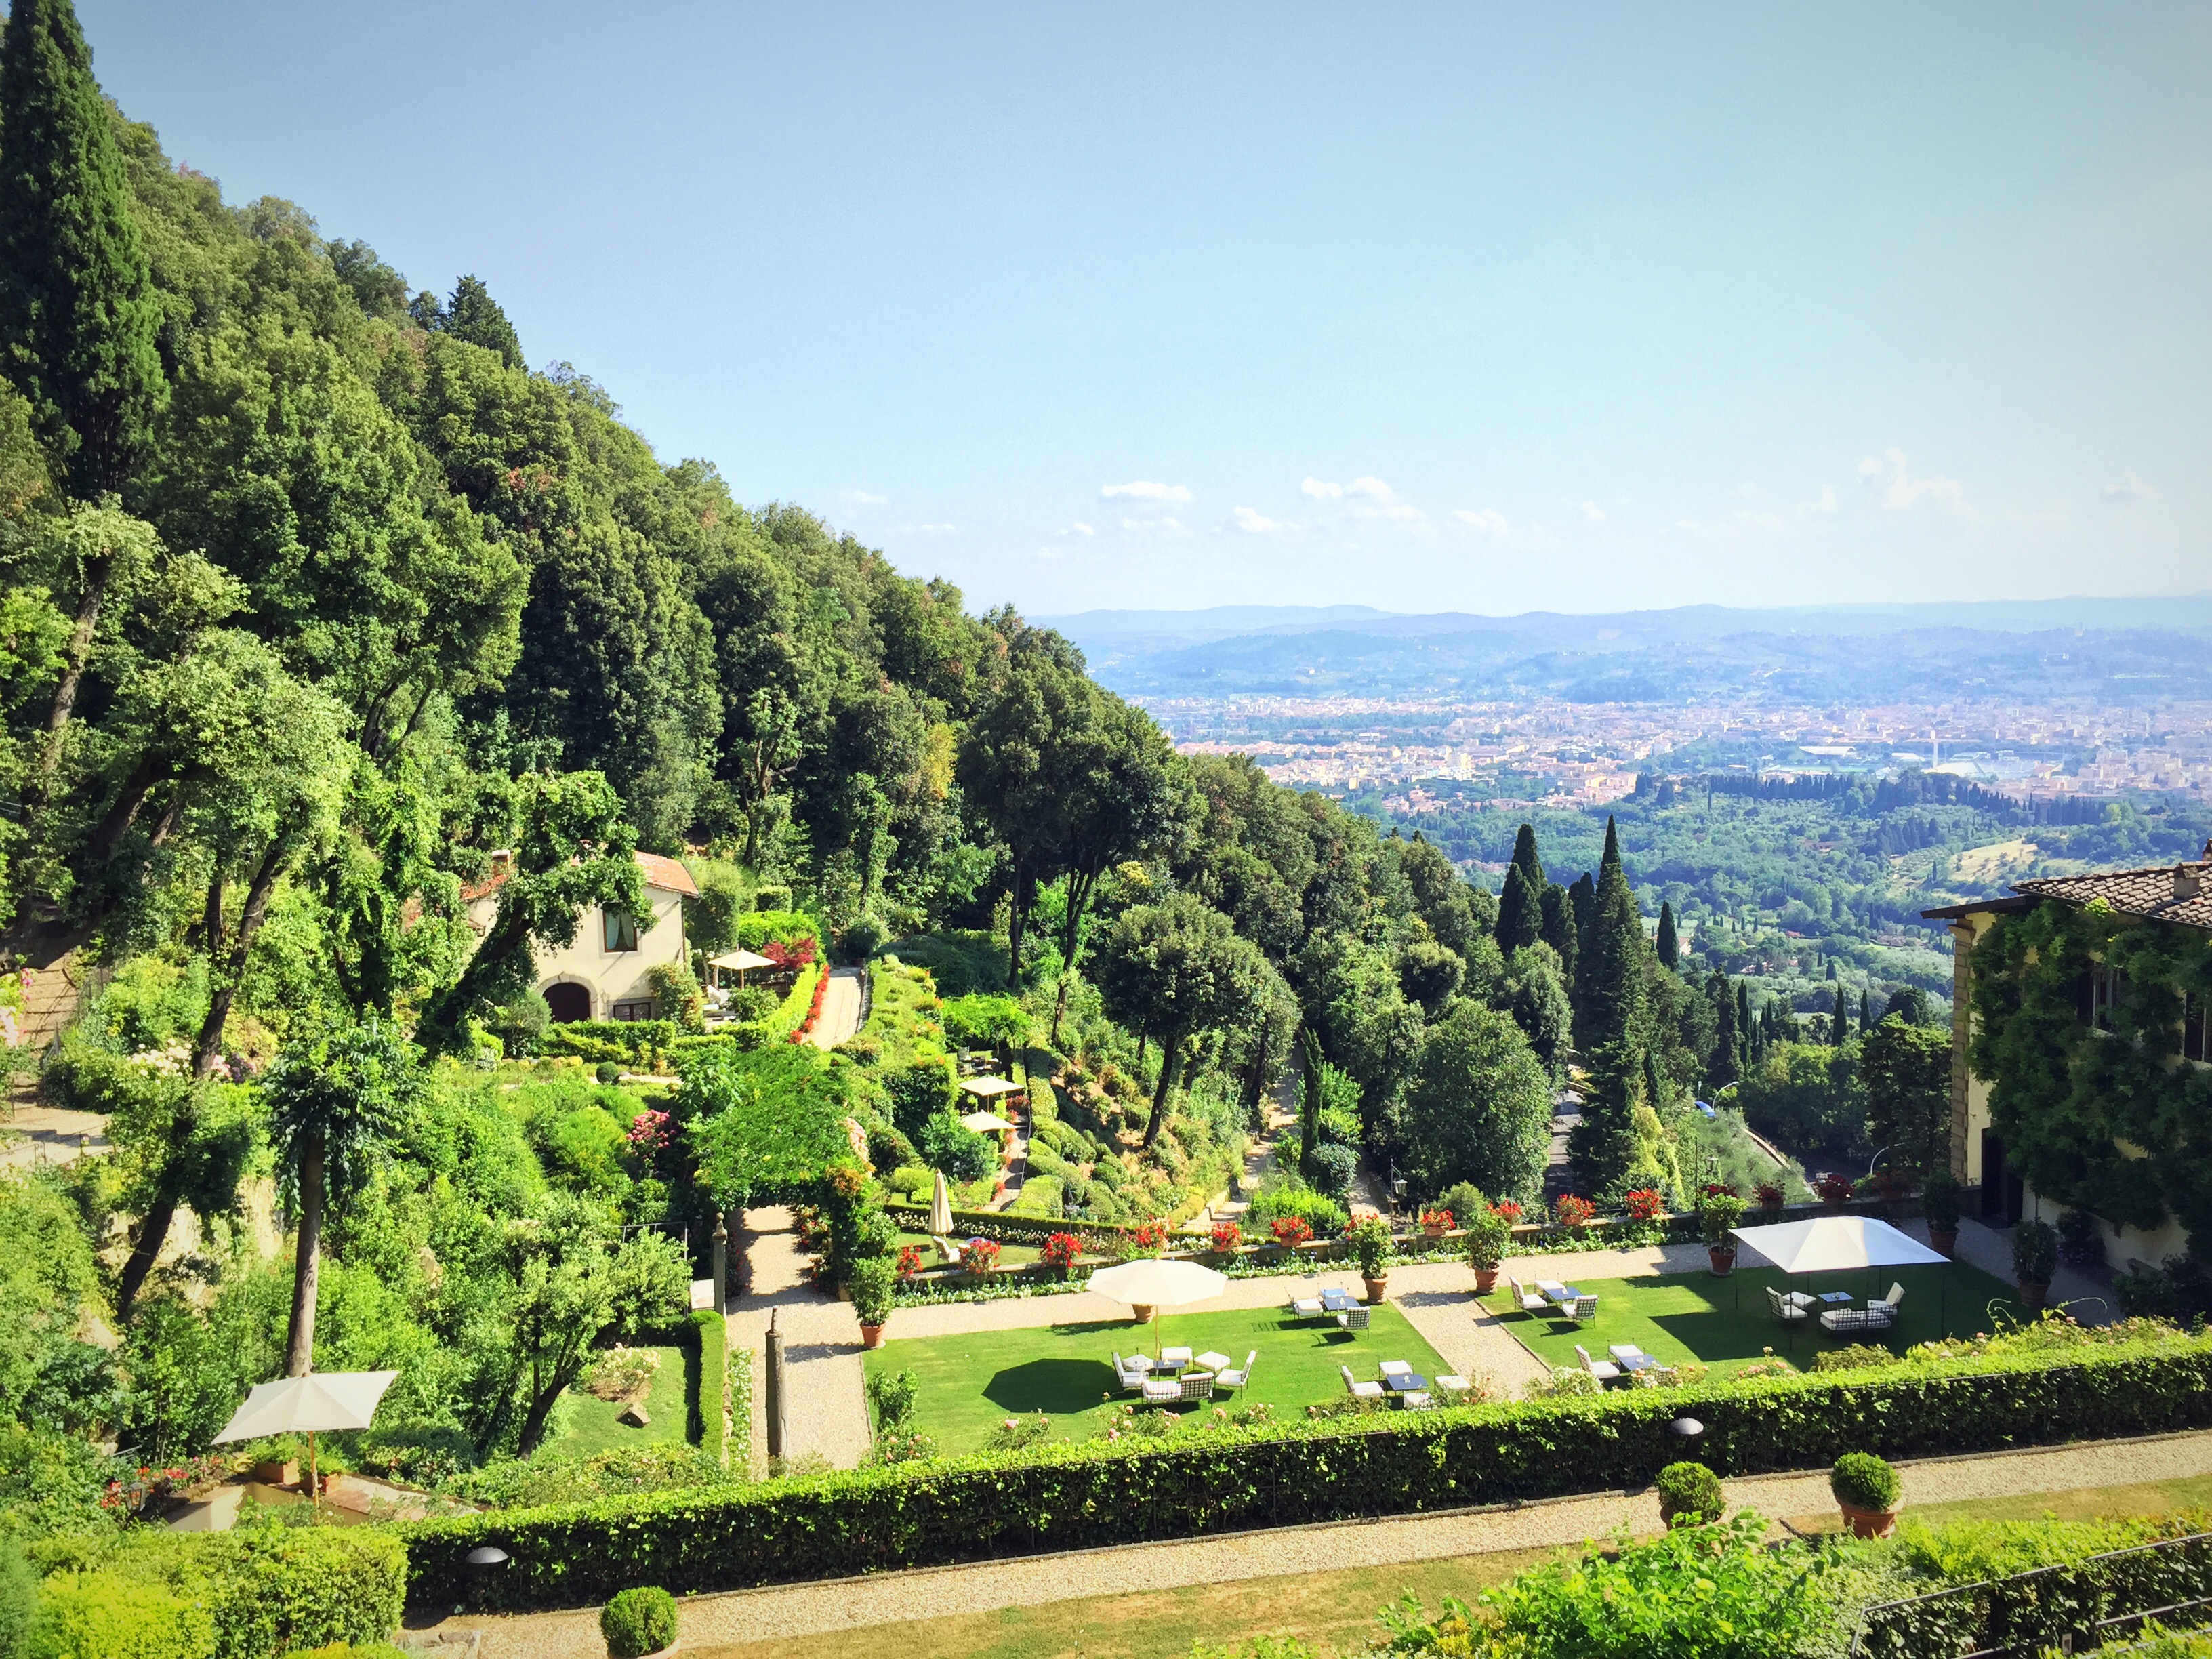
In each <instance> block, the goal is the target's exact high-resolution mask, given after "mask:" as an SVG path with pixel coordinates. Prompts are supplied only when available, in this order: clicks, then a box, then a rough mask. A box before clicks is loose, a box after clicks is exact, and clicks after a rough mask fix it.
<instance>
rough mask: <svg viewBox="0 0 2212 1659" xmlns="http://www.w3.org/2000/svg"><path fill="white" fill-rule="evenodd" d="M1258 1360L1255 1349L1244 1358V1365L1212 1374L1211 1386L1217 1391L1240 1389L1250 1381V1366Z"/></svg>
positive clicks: (1257, 1351) (1258, 1353) (1258, 1355)
mask: <svg viewBox="0 0 2212 1659" xmlns="http://www.w3.org/2000/svg"><path fill="white" fill-rule="evenodd" d="M1258 1358H1260V1351H1259V1350H1258V1349H1257V1348H1255V1349H1253V1350H1252V1352H1249V1353H1248V1354H1246V1355H1245V1356H1244V1363H1243V1364H1242V1365H1241V1366H1238V1367H1237V1368H1236V1369H1235V1370H1231V1369H1229V1368H1227V1367H1224V1368H1223V1369H1222V1370H1218V1371H1216V1372H1214V1374H1213V1386H1214V1387H1215V1388H1217V1389H1241V1388H1243V1386H1244V1385H1245V1384H1246V1383H1249V1382H1250V1381H1251V1380H1252V1366H1253V1364H1254V1362H1255V1361H1256V1360H1257V1359H1258Z"/></svg>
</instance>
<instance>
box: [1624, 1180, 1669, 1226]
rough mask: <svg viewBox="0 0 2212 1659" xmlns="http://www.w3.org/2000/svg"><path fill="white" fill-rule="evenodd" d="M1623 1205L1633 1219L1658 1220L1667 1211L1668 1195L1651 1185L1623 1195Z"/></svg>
mask: <svg viewBox="0 0 2212 1659" xmlns="http://www.w3.org/2000/svg"><path fill="white" fill-rule="evenodd" d="M1620 1203H1621V1207H1622V1208H1623V1209H1625V1210H1626V1211H1627V1212H1628V1218H1629V1219H1630V1220H1631V1221H1656V1220H1658V1219H1659V1218H1660V1217H1661V1216H1662V1215H1664V1214H1666V1213H1667V1195H1666V1194H1664V1193H1662V1192H1659V1191H1657V1190H1656V1189H1655V1188H1650V1187H1642V1188H1638V1189H1637V1190H1636V1191H1634V1192H1632V1193H1624V1194H1622V1195H1621V1200H1620Z"/></svg>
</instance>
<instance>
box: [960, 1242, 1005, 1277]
mask: <svg viewBox="0 0 2212 1659" xmlns="http://www.w3.org/2000/svg"><path fill="white" fill-rule="evenodd" d="M998 1262H999V1241H998V1240H997V1239H995V1238H971V1239H969V1241H968V1242H967V1243H965V1244H963V1245H962V1246H961V1247H960V1265H961V1266H962V1267H965V1268H966V1269H967V1270H968V1271H969V1273H974V1274H975V1275H976V1276H977V1277H978V1278H981V1276H982V1275H983V1274H985V1273H989V1272H990V1271H991V1269H992V1268H993V1267H996V1266H997V1265H998Z"/></svg>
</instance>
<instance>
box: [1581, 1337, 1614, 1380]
mask: <svg viewBox="0 0 2212 1659" xmlns="http://www.w3.org/2000/svg"><path fill="white" fill-rule="evenodd" d="M1575 1353H1576V1355H1577V1357H1578V1358H1580V1359H1581V1360H1582V1362H1583V1370H1586V1371H1588V1372H1589V1374H1590V1375H1591V1376H1594V1377H1595V1378H1597V1380H1598V1381H1599V1382H1600V1383H1613V1382H1618V1381H1619V1380H1620V1366H1618V1365H1616V1364H1613V1361H1611V1360H1610V1359H1592V1358H1590V1357H1589V1349H1588V1348H1585V1347H1584V1346H1583V1345H1582V1344H1581V1343H1579V1342H1577V1343H1576V1344H1575Z"/></svg>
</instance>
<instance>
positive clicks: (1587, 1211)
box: [1552, 1193, 1597, 1228]
mask: <svg viewBox="0 0 2212 1659" xmlns="http://www.w3.org/2000/svg"><path fill="white" fill-rule="evenodd" d="M1596 1213H1597V1206H1596V1205H1595V1204H1593V1203H1591V1202H1590V1201H1589V1200H1588V1199H1586V1198H1583V1197H1581V1196H1579V1195H1578V1194H1574V1193H1563V1194H1560V1195H1559V1202H1558V1203H1556V1204H1554V1205H1553V1206H1552V1219H1553V1220H1554V1221H1556V1222H1558V1223H1559V1225H1561V1226H1562V1227H1575V1228H1582V1227H1587V1226H1589V1224H1590V1218H1591V1217H1593V1216H1595V1214H1596Z"/></svg>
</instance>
